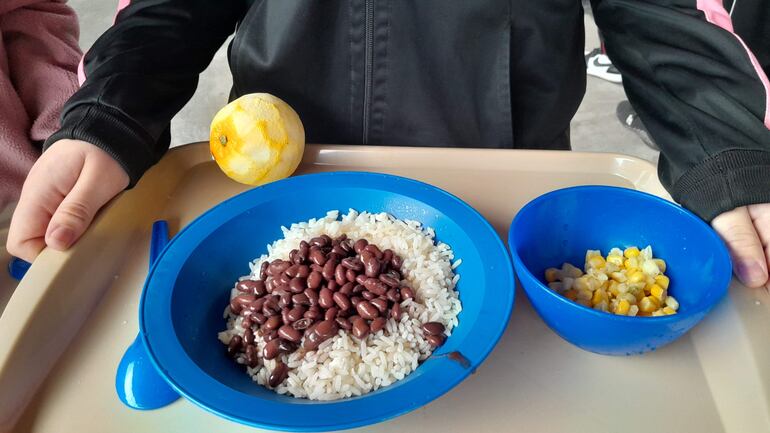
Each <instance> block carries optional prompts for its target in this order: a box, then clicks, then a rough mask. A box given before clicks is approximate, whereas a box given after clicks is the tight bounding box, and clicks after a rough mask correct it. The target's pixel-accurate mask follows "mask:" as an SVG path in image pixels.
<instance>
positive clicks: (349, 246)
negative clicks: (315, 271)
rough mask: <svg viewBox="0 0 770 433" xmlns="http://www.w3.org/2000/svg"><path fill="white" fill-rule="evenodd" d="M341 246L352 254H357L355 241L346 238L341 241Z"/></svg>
mask: <svg viewBox="0 0 770 433" xmlns="http://www.w3.org/2000/svg"><path fill="white" fill-rule="evenodd" d="M340 247H342V249H343V250H344V251H345V252H346V253H347V254H348V255H349V256H350V255H353V254H355V251H353V242H351V240H350V239H345V240H343V241H342V242H340Z"/></svg>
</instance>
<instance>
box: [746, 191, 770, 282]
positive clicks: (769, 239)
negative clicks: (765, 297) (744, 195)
mask: <svg viewBox="0 0 770 433" xmlns="http://www.w3.org/2000/svg"><path fill="white" fill-rule="evenodd" d="M749 215H750V216H751V219H752V220H753V221H754V228H755V229H756V231H757V234H758V235H759V240H760V241H761V242H762V246H763V247H764V248H765V262H766V263H767V266H768V269H770V203H763V204H755V205H751V206H749ZM765 285H766V287H767V288H768V289H770V279H768V281H767V282H766V283H765Z"/></svg>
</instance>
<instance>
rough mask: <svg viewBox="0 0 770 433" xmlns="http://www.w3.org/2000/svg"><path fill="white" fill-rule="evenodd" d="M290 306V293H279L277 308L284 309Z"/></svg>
mask: <svg viewBox="0 0 770 433" xmlns="http://www.w3.org/2000/svg"><path fill="white" fill-rule="evenodd" d="M289 305H291V293H290V292H288V291H287V292H283V293H281V298H280V300H279V301H278V307H279V308H284V307H287V306H289Z"/></svg>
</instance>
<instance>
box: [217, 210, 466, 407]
mask: <svg viewBox="0 0 770 433" xmlns="http://www.w3.org/2000/svg"><path fill="white" fill-rule="evenodd" d="M283 235H284V237H283V239H279V240H277V241H275V242H274V243H273V244H271V245H268V254H266V255H264V256H262V257H260V258H259V259H257V260H255V261H254V262H253V263H252V264H251V269H252V272H251V274H250V275H249V276H246V277H243V278H241V280H240V281H238V282H237V283H236V284H235V288H234V289H233V290H232V292H231V299H230V304H229V305H228V306H227V307H226V308H225V318H226V320H227V329H226V330H225V331H222V332H220V333H219V339H220V340H221V341H222V342H223V343H224V344H226V345H227V352H228V354H229V355H230V356H232V357H233V358H234V359H235V360H236V362H238V363H240V364H244V365H245V366H246V372H247V373H248V374H249V375H250V376H251V377H252V378H253V380H255V381H256V382H257V383H259V384H261V385H265V386H268V387H270V388H273V389H275V391H276V392H278V393H280V394H290V395H293V396H295V397H305V398H309V399H314V400H334V399H338V398H344V397H350V396H354V395H361V394H365V393H367V392H370V391H373V390H376V389H378V388H380V387H383V386H387V385H389V384H391V383H393V382H395V381H397V380H400V379H403V378H404V377H405V376H407V375H408V374H409V373H411V372H412V371H414V369H416V368H417V366H418V365H419V363H420V362H421V361H423V360H425V359H426V358H427V357H428V356H430V355H431V353H432V352H433V350H434V349H435V348H436V347H439V346H441V345H442V344H444V342H445V340H446V338H447V337H448V336H449V335H450V334H451V332H452V329H453V328H454V327H455V326H456V325H457V314H458V313H459V312H460V309H461V305H460V301H459V298H458V295H457V292H456V291H455V285H456V283H457V281H458V279H459V276H458V275H455V273H454V269H455V268H456V267H457V266H458V265H459V264H460V260H458V261H456V262H454V263H453V259H454V256H453V252H452V250H451V248H450V247H449V246H448V245H446V244H444V243H441V242H438V243H436V242H435V241H434V237H435V233H434V231H433V229H431V228H425V227H422V226H421V225H420V223H418V222H415V221H402V220H398V219H396V218H394V217H392V216H390V215H388V214H385V213H380V214H370V213H367V212H362V213H358V212H356V211H353V210H351V211H350V212H349V213H348V214H346V215H342V217H341V218H339V213H338V212H337V211H332V212H329V213H328V214H327V215H326V217H324V218H320V219H312V220H310V221H307V222H301V223H296V224H293V225H292V226H291V227H290V228H288V229H287V228H283Z"/></svg>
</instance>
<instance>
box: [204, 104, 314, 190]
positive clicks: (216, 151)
mask: <svg viewBox="0 0 770 433" xmlns="http://www.w3.org/2000/svg"><path fill="white" fill-rule="evenodd" d="M209 146H210V149H211V155H212V156H213V157H214V160H215V161H216V162H217V164H218V165H219V168H221V169H222V171H223V172H224V173H225V174H226V175H227V176H228V177H230V178H231V179H233V180H236V181H238V182H241V183H245V184H248V185H261V184H264V183H267V182H272V181H275V180H278V179H283V178H285V177H288V176H289V175H291V174H292V173H294V170H296V169H297V166H298V165H299V163H300V161H301V160H302V154H303V152H304V151H305V130H304V128H303V127H302V122H301V121H300V119H299V116H298V115H297V113H296V112H295V111H294V110H293V109H292V108H291V107H290V106H289V105H288V104H287V103H285V102H284V101H282V100H280V99H278V98H276V97H275V96H273V95H270V94H267V93H252V94H249V95H244V96H241V97H240V98H238V99H236V100H235V101H233V102H231V103H229V104H227V105H226V106H225V107H224V108H222V109H221V110H219V112H218V113H217V114H216V116H214V120H213V121H212V122H211V134H210V136H209Z"/></svg>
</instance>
